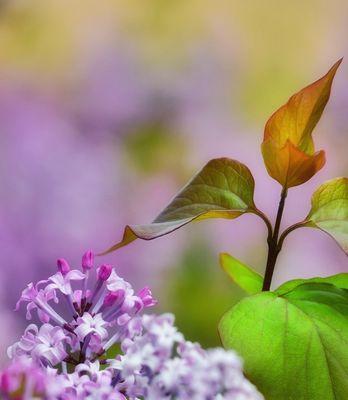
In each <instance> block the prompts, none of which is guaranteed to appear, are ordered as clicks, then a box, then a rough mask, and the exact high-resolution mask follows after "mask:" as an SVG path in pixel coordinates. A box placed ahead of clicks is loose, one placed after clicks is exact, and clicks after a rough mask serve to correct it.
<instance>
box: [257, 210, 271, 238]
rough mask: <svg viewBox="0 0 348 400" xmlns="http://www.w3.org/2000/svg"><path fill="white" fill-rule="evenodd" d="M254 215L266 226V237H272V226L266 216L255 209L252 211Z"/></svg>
mask: <svg viewBox="0 0 348 400" xmlns="http://www.w3.org/2000/svg"><path fill="white" fill-rule="evenodd" d="M252 212H253V213H254V214H255V215H258V216H259V217H260V218H261V219H262V220H263V221H264V223H265V224H266V226H267V231H268V237H271V236H272V234H273V233H272V231H273V228H272V224H271V222H270V220H269V219H268V218H267V216H266V214H264V213H263V212H262V211H261V210H259V209H258V208H256V209H255V210H253V211H252Z"/></svg>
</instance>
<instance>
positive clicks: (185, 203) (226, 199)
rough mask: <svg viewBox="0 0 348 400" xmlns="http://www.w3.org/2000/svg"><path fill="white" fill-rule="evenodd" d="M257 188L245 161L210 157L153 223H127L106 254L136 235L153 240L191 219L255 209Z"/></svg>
mask: <svg viewBox="0 0 348 400" xmlns="http://www.w3.org/2000/svg"><path fill="white" fill-rule="evenodd" d="M254 187H255V182H254V178H253V176H252V174H251V172H250V171H249V169H248V168H247V167H246V166H245V165H244V164H241V163H240V162H238V161H235V160H231V159H229V158H218V159H214V160H211V161H209V162H208V164H206V165H205V167H204V168H203V169H202V170H201V171H199V172H198V174H197V175H196V176H194V177H193V179H192V180H191V181H190V182H189V183H188V184H187V185H186V186H185V187H184V188H183V189H182V190H181V191H180V192H179V193H178V194H177V195H176V196H175V197H174V199H173V200H172V202H171V203H170V204H169V205H168V206H167V207H166V208H165V209H164V210H163V211H162V212H161V214H160V215H159V216H158V217H157V218H156V219H155V220H154V221H153V222H152V223H151V224H147V225H127V226H126V228H125V230H124V234H123V238H122V240H121V241H120V242H119V243H117V244H115V245H114V246H112V247H111V248H110V249H108V250H107V251H106V252H105V253H109V252H111V251H114V250H116V249H118V248H120V247H122V246H125V245H127V244H129V243H131V242H133V241H134V240H135V239H137V238H140V239H144V240H151V239H155V238H157V237H160V236H163V235H166V234H168V233H170V232H173V231H175V230H176V229H179V228H181V227H182V226H184V225H186V224H188V223H189V222H192V221H199V220H203V219H207V218H228V219H233V218H236V217H238V216H240V215H241V214H244V213H246V212H255V211H256V207H255V204H254V199H253V197H254Z"/></svg>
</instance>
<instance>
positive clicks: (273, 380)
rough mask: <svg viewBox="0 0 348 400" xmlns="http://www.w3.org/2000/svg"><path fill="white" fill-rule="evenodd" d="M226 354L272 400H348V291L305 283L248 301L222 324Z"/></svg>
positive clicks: (263, 294)
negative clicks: (239, 361) (237, 359)
mask: <svg viewBox="0 0 348 400" xmlns="http://www.w3.org/2000/svg"><path fill="white" fill-rule="evenodd" d="M219 332H220V336H221V339H222V342H223V345H224V346H225V347H226V348H232V349H235V350H236V351H237V352H238V353H239V354H240V355H241V357H243V359H244V361H245V371H246V374H247V375H248V377H249V378H250V379H251V381H252V382H253V383H254V384H255V385H256V386H257V387H258V388H259V390H260V391H261V392H262V393H263V394H264V396H265V398H266V399H267V400H318V399H325V400H346V399H347V398H348V291H347V290H346V289H340V288H338V287H336V286H334V285H332V284H328V283H305V284H302V285H299V286H297V287H295V288H294V289H293V290H291V291H290V292H287V293H285V294H283V295H282V296H280V295H278V294H277V293H272V292H263V293H260V294H257V295H254V296H251V297H247V298H245V299H243V300H242V301H241V302H239V303H238V304H237V305H236V306H235V307H233V308H232V309H231V310H229V311H228V312H227V313H226V314H225V315H224V316H223V318H222V319H221V321H220V325H219Z"/></svg>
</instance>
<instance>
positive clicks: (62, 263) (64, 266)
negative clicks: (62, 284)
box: [57, 258, 70, 275]
mask: <svg viewBox="0 0 348 400" xmlns="http://www.w3.org/2000/svg"><path fill="white" fill-rule="evenodd" d="M57 268H58V271H59V272H61V273H62V275H66V274H67V273H68V272H69V271H70V266H69V264H68V262H67V261H66V260H65V259H64V258H58V260H57Z"/></svg>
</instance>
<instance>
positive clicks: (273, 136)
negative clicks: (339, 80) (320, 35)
mask: <svg viewBox="0 0 348 400" xmlns="http://www.w3.org/2000/svg"><path fill="white" fill-rule="evenodd" d="M341 61H342V60H339V61H337V62H336V64H334V66H333V67H332V68H331V69H330V70H329V72H328V73H327V74H326V75H324V76H323V77H322V78H320V79H319V80H317V81H316V82H314V83H312V84H311V85H309V86H307V87H305V88H304V89H302V90H301V91H299V92H298V93H296V94H294V95H293V96H292V97H290V99H289V100H288V102H287V103H286V104H284V105H283V106H282V107H281V108H279V110H277V111H276V112H275V113H274V114H273V115H272V116H271V117H270V119H269V120H268V121H267V123H266V126H265V133H264V140H263V143H262V154H263V158H264V162H265V165H266V168H267V171H268V173H269V175H270V176H271V177H272V178H274V179H275V180H277V181H278V182H279V183H280V184H281V185H282V186H284V187H287V188H289V187H292V186H297V185H301V184H302V183H304V182H306V181H308V180H309V179H310V178H311V177H312V176H313V175H314V174H315V173H316V172H317V171H319V170H320V169H321V168H322V167H323V165H324V163H325V157H324V153H323V152H322V151H321V152H318V153H315V150H314V143H313V138H312V131H313V129H314V127H315V126H316V124H317V122H318V121H319V119H320V117H321V115H322V113H323V110H324V108H325V106H326V104H327V102H328V100H329V97H330V91H331V85H332V81H333V79H334V76H335V73H336V71H337V68H338V67H339V65H340V63H341Z"/></svg>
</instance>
